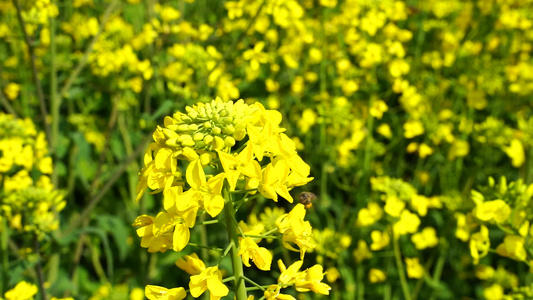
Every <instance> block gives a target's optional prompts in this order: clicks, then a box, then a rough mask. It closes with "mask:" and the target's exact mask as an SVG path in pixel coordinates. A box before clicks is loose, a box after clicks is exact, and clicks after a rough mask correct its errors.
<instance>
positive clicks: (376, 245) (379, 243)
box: [370, 230, 390, 251]
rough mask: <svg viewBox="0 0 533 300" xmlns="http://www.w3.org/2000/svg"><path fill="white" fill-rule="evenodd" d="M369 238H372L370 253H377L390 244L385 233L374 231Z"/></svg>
mask: <svg viewBox="0 0 533 300" xmlns="http://www.w3.org/2000/svg"><path fill="white" fill-rule="evenodd" d="M370 238H372V244H371V245H370V249H372V251H379V250H381V249H383V248H385V247H387V246H388V245H389V243H390V237H389V234H388V233H387V232H386V231H383V232H381V231H379V230H374V231H372V232H371V233H370Z"/></svg>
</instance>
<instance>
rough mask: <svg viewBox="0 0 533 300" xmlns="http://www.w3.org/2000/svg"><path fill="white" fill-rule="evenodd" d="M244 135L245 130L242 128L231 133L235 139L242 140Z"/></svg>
mask: <svg viewBox="0 0 533 300" xmlns="http://www.w3.org/2000/svg"><path fill="white" fill-rule="evenodd" d="M245 136H246V130H244V129H242V128H241V129H238V130H236V131H235V133H234V134H233V137H234V138H235V140H237V141H242V139H244V137H245Z"/></svg>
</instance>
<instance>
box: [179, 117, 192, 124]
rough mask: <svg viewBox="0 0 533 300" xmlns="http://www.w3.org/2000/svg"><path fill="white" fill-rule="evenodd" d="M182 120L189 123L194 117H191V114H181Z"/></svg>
mask: <svg viewBox="0 0 533 300" xmlns="http://www.w3.org/2000/svg"><path fill="white" fill-rule="evenodd" d="M181 121H182V122H183V123H187V124H188V123H191V122H192V119H191V118H190V117H189V116H187V115H182V116H181Z"/></svg>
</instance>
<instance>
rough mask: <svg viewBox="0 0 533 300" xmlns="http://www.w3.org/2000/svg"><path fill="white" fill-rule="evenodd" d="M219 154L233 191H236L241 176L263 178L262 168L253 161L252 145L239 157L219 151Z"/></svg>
mask: <svg viewBox="0 0 533 300" xmlns="http://www.w3.org/2000/svg"><path fill="white" fill-rule="evenodd" d="M217 153H218V157H219V158H220V162H221V163H222V167H223V168H224V173H225V174H226V179H227V180H228V182H229V185H230V189H231V190H232V191H234V190H235V187H236V186H237V181H238V180H239V176H240V175H241V174H244V175H246V176H248V177H251V178H261V167H260V166H259V163H258V162H257V161H255V160H254V159H253V146H252V144H248V145H247V146H246V148H244V149H243V150H242V151H241V153H239V154H238V155H237V156H233V155H231V154H228V153H226V152H222V151H218V150H217Z"/></svg>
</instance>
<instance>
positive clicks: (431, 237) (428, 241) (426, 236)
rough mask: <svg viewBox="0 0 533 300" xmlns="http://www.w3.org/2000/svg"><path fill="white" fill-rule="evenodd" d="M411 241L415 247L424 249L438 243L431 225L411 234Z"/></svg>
mask: <svg viewBox="0 0 533 300" xmlns="http://www.w3.org/2000/svg"><path fill="white" fill-rule="evenodd" d="M411 241H412V242H413V244H415V247H416V249H418V250H424V249H426V248H432V247H435V246H437V245H438V244H439V239H438V237H437V231H436V230H435V228H433V227H426V228H424V229H422V231H421V232H418V233H415V234H413V236H411Z"/></svg>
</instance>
